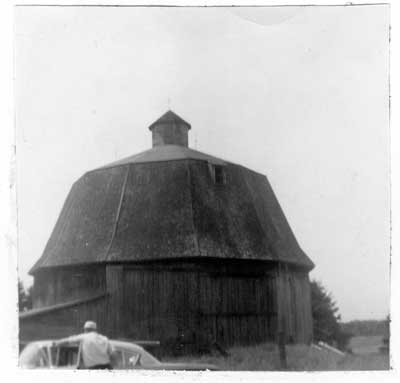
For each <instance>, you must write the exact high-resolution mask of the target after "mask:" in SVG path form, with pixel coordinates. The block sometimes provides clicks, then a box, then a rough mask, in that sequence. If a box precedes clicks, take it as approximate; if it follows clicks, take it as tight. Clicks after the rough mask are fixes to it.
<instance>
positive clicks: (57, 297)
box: [33, 265, 106, 308]
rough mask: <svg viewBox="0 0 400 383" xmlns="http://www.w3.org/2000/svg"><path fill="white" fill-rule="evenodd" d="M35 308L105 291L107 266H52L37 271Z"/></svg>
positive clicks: (34, 291) (34, 292)
mask: <svg viewBox="0 0 400 383" xmlns="http://www.w3.org/2000/svg"><path fill="white" fill-rule="evenodd" d="M33 286H34V287H33V308H41V307H47V306H52V305H55V304H59V303H64V302H68V301H72V300H75V299H83V298H86V297H90V296H93V295H95V294H99V293H101V292H104V291H105V288H106V280H105V267H104V266H93V265H92V266H81V267H65V268H52V269H47V270H43V271H41V272H38V273H36V275H35V280H34V285H33Z"/></svg>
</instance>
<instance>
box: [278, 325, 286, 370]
mask: <svg viewBox="0 0 400 383" xmlns="http://www.w3.org/2000/svg"><path fill="white" fill-rule="evenodd" d="M278 347H279V362H280V365H281V370H287V357H286V337H285V333H284V332H283V331H279V334H278Z"/></svg>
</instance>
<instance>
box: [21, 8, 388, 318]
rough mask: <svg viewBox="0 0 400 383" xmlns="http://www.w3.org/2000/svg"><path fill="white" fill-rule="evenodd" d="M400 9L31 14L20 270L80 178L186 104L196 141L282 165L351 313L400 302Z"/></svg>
mask: <svg viewBox="0 0 400 383" xmlns="http://www.w3.org/2000/svg"><path fill="white" fill-rule="evenodd" d="M388 28H389V9H388V7H387V6H368V7H367V6H363V7H285V8H254V9H250V8H241V9H238V8H235V9H232V8H229V9H228V8H222V9H215V8H193V9H188V8H183V9H179V8H92V7H91V8H73V7H68V8H63V7H53V8H50V7H36V8H26V7H24V8H17V10H16V38H15V54H16V69H15V73H16V83H15V85H16V125H17V161H18V168H17V170H18V179H17V180H18V218H19V221H18V223H19V274H20V276H21V277H22V278H23V279H24V280H25V281H27V282H28V281H29V280H30V279H29V278H28V277H27V271H28V270H29V268H30V267H31V266H32V265H33V263H34V262H35V261H36V260H37V259H38V258H39V257H40V255H41V253H42V251H43V249H44V246H45V244H46V241H47V239H48V238H49V236H50V233H51V231H52V228H53V226H54V224H55V221H56V219H57V217H58V214H59V212H60V210H61V207H62V204H63V202H64V200H65V198H66V196H67V194H68V192H69V190H70V187H71V186H72V183H73V182H74V181H75V180H76V179H77V178H79V177H80V176H81V175H82V174H83V173H84V172H85V171H87V170H90V169H93V168H95V167H98V166H101V165H103V164H106V163H108V162H111V161H114V160H116V159H119V158H122V157H125V156H128V155H131V154H134V153H137V152H139V151H142V150H146V149H148V148H150V147H151V136H150V132H149V131H148V129H147V126H148V125H149V124H150V123H151V122H153V121H154V120H155V119H156V118H158V117H159V116H160V115H161V114H163V113H164V112H165V111H166V110H167V109H168V108H169V106H168V100H170V108H171V109H173V110H174V111H175V112H177V113H178V114H179V115H181V116H182V117H183V118H185V119H186V120H187V121H188V122H190V123H191V124H192V130H191V131H190V144H191V146H192V147H196V148H197V149H198V150H201V151H204V152H207V153H210V154H213V155H216V156H219V157H221V158H225V159H227V160H230V161H232V162H236V163H239V164H242V165H245V166H247V167H249V168H251V169H254V170H256V171H259V172H261V173H264V174H266V175H267V176H268V178H269V180H270V182H271V184H272V186H273V188H274V191H275V193H276V195H277V197H278V200H279V201H280V203H281V205H282V207H283V209H284V211H285V214H286V216H287V218H288V220H289V222H290V224H291V227H292V229H293V231H294V232H295V235H296V237H297V239H298V241H299V243H300V245H301V246H302V248H303V250H304V251H305V252H306V253H307V254H308V255H309V256H310V258H311V259H312V260H313V261H314V262H315V264H316V268H315V270H314V271H313V272H312V274H311V276H312V277H313V278H317V279H319V280H321V281H322V283H323V284H324V285H325V286H326V287H327V288H328V290H329V291H331V292H332V293H333V295H334V297H335V298H336V300H337V302H338V305H339V308H340V311H341V313H342V317H343V319H344V320H351V319H356V318H359V319H364V318H383V317H384V316H385V315H387V314H388V312H389V252H390V241H389V239H390V238H389V230H390V221H389V219H390V205H389V202H390V200H389V198H390V194H389V126H388V124H389V114H388V70H389V68H388V48H389V42H388Z"/></svg>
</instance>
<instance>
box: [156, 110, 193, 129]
mask: <svg viewBox="0 0 400 383" xmlns="http://www.w3.org/2000/svg"><path fill="white" fill-rule="evenodd" d="M171 123H172V124H184V125H186V126H187V128H188V129H190V128H191V126H190V124H189V123H188V122H186V121H185V120H184V119H183V118H181V117H179V116H178V115H177V114H175V113H174V112H173V111H172V110H169V111H168V112H166V113H164V114H163V115H162V116H161V117H160V118H159V119H158V120H156V121H154V122H153V123H152V124H151V125H150V126H149V129H150V130H152V129H153V128H154V126H155V125H160V124H171Z"/></svg>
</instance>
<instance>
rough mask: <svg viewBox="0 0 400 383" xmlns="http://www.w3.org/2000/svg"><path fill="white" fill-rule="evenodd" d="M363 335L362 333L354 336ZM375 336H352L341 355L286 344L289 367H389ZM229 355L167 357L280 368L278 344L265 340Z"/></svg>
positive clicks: (233, 368) (225, 367)
mask: <svg viewBox="0 0 400 383" xmlns="http://www.w3.org/2000/svg"><path fill="white" fill-rule="evenodd" d="M355 338H361V337H355ZM362 338H373V339H352V342H351V343H350V347H352V346H353V347H354V348H355V350H354V353H353V354H346V355H345V356H340V355H338V354H336V353H334V352H331V351H326V350H317V349H316V348H314V347H309V346H305V345H291V346H287V363H288V370H290V371H330V370H332V371H333V370H336V371H338V370H343V371H346V370H347V371H348V370H355V371H361V370H387V369H389V355H387V354H380V353H379V346H380V345H381V338H379V341H378V339H377V337H362ZM228 351H229V354H230V355H229V356H228V357H226V358H224V357H223V356H220V355H207V356H202V357H195V356H193V357H181V358H174V359H168V361H174V362H177V361H179V362H183V361H185V362H201V363H212V364H215V365H217V366H218V367H219V368H220V369H222V370H230V371H276V370H280V364H279V354H278V350H277V347H276V346H275V345H272V344H262V345H257V346H251V347H234V348H231V349H229V350H228Z"/></svg>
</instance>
